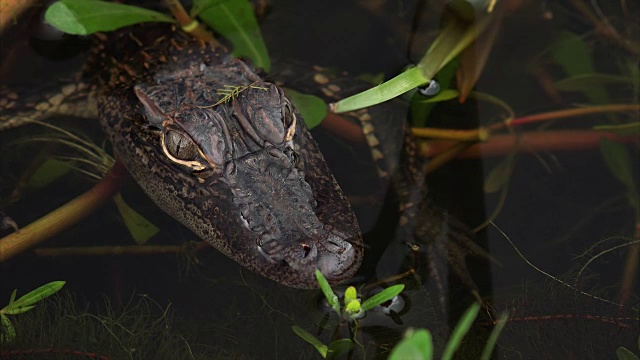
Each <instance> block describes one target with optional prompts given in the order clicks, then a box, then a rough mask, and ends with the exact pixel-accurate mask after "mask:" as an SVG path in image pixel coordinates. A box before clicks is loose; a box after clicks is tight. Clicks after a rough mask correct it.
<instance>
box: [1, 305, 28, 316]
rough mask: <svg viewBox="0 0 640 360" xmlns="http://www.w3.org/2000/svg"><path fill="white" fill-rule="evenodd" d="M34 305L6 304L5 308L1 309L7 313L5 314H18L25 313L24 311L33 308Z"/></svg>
mask: <svg viewBox="0 0 640 360" xmlns="http://www.w3.org/2000/svg"><path fill="white" fill-rule="evenodd" d="M34 307H36V306H35V305H29V306H7V307H6V308H5V309H3V313H4V314H7V315H18V314H22V313H25V312H27V311H29V310H31V309H33V308H34Z"/></svg>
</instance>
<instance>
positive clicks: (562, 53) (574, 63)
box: [551, 31, 610, 104]
mask: <svg viewBox="0 0 640 360" xmlns="http://www.w3.org/2000/svg"><path fill="white" fill-rule="evenodd" d="M551 54H552V55H553V58H554V60H555V61H556V62H557V63H558V64H559V65H560V66H562V68H563V70H564V72H565V73H566V74H567V75H568V76H569V77H570V78H571V77H575V76H578V75H585V74H594V73H595V72H596V70H595V67H594V65H593V60H592V55H591V49H589V47H588V46H587V44H586V43H585V42H584V40H583V39H582V38H581V37H580V36H578V35H576V34H574V33H572V32H569V31H562V32H560V33H558V34H556V36H555V38H554V42H553V43H552V44H551ZM565 81H566V80H565ZM579 91H580V92H583V93H584V94H585V96H587V97H588V98H589V100H591V101H592V102H593V103H595V104H606V103H609V102H610V101H609V96H608V94H607V91H606V89H605V88H604V87H603V86H602V85H599V84H592V85H591V86H587V87H583V88H582V89H579Z"/></svg>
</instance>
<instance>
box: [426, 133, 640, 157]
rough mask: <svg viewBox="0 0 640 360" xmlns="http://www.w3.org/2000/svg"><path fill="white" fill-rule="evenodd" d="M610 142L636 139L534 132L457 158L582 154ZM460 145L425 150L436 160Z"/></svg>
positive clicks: (436, 144) (494, 140)
mask: <svg viewBox="0 0 640 360" xmlns="http://www.w3.org/2000/svg"><path fill="white" fill-rule="evenodd" d="M518 136H519V137H520V139H519V141H520V146H519V147H517V148H515V146H514V145H515V143H516V139H517V137H518ZM602 138H606V139H609V140H611V141H616V142H623V143H626V142H632V141H635V140H636V137H635V136H626V137H623V136H618V135H616V134H614V133H611V132H606V131H595V130H557V131H544V132H539V131H531V132H525V133H520V134H517V135H516V134H500V135H493V136H491V138H490V139H489V140H488V141H487V142H485V143H480V144H473V145H472V146H471V147H469V148H468V149H466V150H465V151H463V152H461V153H460V154H458V156H457V158H458V159H460V158H463V159H472V158H479V157H491V156H505V155H507V154H509V153H510V152H512V151H519V152H539V151H578V150H585V149H594V148H597V147H598V146H599V144H600V139H602ZM456 143H457V142H456V141H450V140H429V141H427V146H425V147H423V148H421V152H422V155H423V156H428V157H433V156H435V155H438V154H440V153H442V152H444V151H447V149H449V148H450V147H452V146H453V145H455V144H456Z"/></svg>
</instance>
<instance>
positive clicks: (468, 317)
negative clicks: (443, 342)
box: [442, 303, 480, 360]
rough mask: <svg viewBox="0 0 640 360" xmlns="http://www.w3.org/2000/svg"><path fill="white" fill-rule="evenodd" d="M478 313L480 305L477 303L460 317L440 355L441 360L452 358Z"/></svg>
mask: <svg viewBox="0 0 640 360" xmlns="http://www.w3.org/2000/svg"><path fill="white" fill-rule="evenodd" d="M479 311H480V305H479V304H478V303H473V304H472V305H471V306H470V307H469V309H467V311H465V313H464V314H463V315H462V317H461V318H460V320H459V321H458V324H457V325H456V328H455V329H453V333H452V334H451V338H450V339H449V342H448V343H447V346H446V347H445V349H444V352H443V353H442V360H450V359H452V358H453V354H454V353H455V352H456V350H458V348H459V347H460V344H462V338H464V336H465V335H467V332H469V329H470V328H471V325H472V324H473V321H474V320H475V319H476V316H478V312H479Z"/></svg>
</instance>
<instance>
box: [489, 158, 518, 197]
mask: <svg viewBox="0 0 640 360" xmlns="http://www.w3.org/2000/svg"><path fill="white" fill-rule="evenodd" d="M513 160H514V157H513V156H509V157H507V158H506V159H504V160H503V161H502V162H501V163H500V164H498V165H496V166H495V167H494V168H493V169H491V171H489V174H487V177H486V178H485V179H484V185H483V188H484V192H486V193H488V194H491V193H494V192H496V191H499V190H500V189H502V188H503V187H504V186H505V185H506V184H507V183H508V182H509V178H510V177H511V172H512V171H513Z"/></svg>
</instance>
